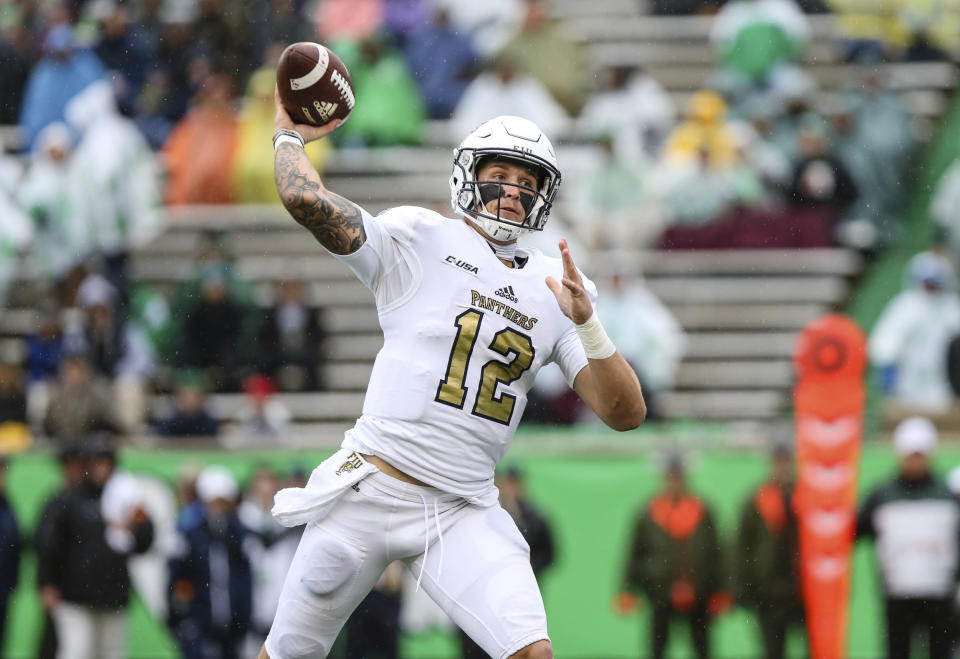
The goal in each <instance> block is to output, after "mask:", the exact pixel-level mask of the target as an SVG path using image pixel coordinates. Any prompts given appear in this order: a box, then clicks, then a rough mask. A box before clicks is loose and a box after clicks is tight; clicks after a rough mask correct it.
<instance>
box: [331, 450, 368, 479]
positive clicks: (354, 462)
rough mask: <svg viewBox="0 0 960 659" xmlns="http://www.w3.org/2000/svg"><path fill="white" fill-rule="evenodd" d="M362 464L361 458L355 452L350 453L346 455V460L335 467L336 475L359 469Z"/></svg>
mask: <svg viewBox="0 0 960 659" xmlns="http://www.w3.org/2000/svg"><path fill="white" fill-rule="evenodd" d="M362 466H363V458H361V457H360V456H359V455H357V454H356V452H354V453H351V454H350V455H348V456H347V461H346V462H344V463H343V464H342V465H340V468H339V469H337V476H339V475H340V474H343V473H348V472H351V471H354V470H355V469H359V468H360V467H362Z"/></svg>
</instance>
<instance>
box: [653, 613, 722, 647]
mask: <svg viewBox="0 0 960 659" xmlns="http://www.w3.org/2000/svg"><path fill="white" fill-rule="evenodd" d="M676 619H681V620H685V621H686V622H688V623H689V625H690V640H691V642H692V643H693V651H694V653H695V654H696V656H697V659H709V657H710V638H709V636H710V616H709V614H708V613H707V605H706V603H705V602H704V603H699V604H697V605H696V606H695V607H694V608H693V609H692V610H691V611H690V612H689V613H678V612H676V611H674V610H673V608H672V607H669V606H658V607H654V609H653V619H652V620H651V629H650V632H651V634H650V637H651V638H650V640H651V648H650V650H651V656H652V657H653V659H662V657H663V656H664V652H665V650H666V649H667V640H668V639H669V638H670V623H671V622H672V621H674V620H676Z"/></svg>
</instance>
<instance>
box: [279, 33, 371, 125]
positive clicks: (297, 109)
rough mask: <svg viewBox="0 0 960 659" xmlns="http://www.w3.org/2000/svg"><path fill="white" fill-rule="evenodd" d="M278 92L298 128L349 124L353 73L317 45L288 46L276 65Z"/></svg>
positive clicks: (335, 57)
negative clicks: (333, 122)
mask: <svg viewBox="0 0 960 659" xmlns="http://www.w3.org/2000/svg"><path fill="white" fill-rule="evenodd" d="M277 88H278V89H279V91H280V100H281V102H282V103H283V107H284V108H286V110H287V113H289V115H290V118H291V119H293V121H294V122H295V123H298V124H310V125H311V126H322V125H323V124H325V123H327V122H329V121H332V120H334V119H340V120H341V121H346V120H347V117H349V116H350V112H352V111H353V105H354V102H355V99H354V95H353V82H352V81H351V80H350V72H349V71H347V67H346V66H344V64H343V61H342V60H341V59H340V58H339V57H337V56H336V54H334V53H333V51H331V50H329V49H327V48H325V47H324V46H321V45H320V44H318V43H312V42H309V41H300V42H297V43H294V44H290V45H289V46H287V48H286V49H285V50H284V51H283V54H282V55H280V62H279V63H278V64H277Z"/></svg>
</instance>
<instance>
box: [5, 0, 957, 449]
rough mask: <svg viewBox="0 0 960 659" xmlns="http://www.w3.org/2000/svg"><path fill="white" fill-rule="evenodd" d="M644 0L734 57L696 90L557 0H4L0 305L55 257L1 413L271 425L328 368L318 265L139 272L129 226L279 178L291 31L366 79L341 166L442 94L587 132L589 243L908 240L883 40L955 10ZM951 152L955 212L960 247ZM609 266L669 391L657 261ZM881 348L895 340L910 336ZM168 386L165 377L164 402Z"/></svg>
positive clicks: (183, 428)
mask: <svg viewBox="0 0 960 659" xmlns="http://www.w3.org/2000/svg"><path fill="white" fill-rule="evenodd" d="M888 5H889V6H888ZM646 9H647V10H649V11H650V12H651V13H653V14H681V13H688V14H711V15H712V17H711V18H710V19H709V20H710V21H711V28H710V33H709V38H710V47H711V48H712V49H713V51H714V53H715V63H716V66H715V68H714V70H713V71H710V70H709V69H705V71H704V76H703V78H704V79H703V86H702V88H701V89H700V90H698V91H696V92H695V93H693V94H692V95H690V96H689V98H687V99H683V100H682V103H680V104H679V106H678V98H679V97H678V96H677V95H675V94H671V93H668V92H667V91H666V90H665V88H664V86H663V85H662V84H661V83H660V82H659V81H658V80H657V79H656V78H655V77H653V76H652V75H650V74H649V73H648V72H647V71H645V70H644V69H643V67H642V66H639V65H638V64H637V63H635V62H630V61H621V62H616V61H613V62H598V61H594V57H595V53H594V52H592V51H591V49H590V46H589V44H588V43H585V42H583V41H581V40H579V39H578V38H576V36H575V34H576V27H577V26H576V25H574V24H573V23H571V22H570V20H564V19H563V18H561V17H559V16H558V14H557V12H556V11H555V10H556V7H555V6H554V5H553V4H552V3H551V2H550V1H549V0H496V1H495V2H486V3H480V4H477V3H468V2H460V1H457V0H364V1H362V2H358V1H356V0H324V1H323V2H311V1H306V0H250V1H248V2H244V3H241V4H237V3H228V2H225V1H224V0H203V1H201V2H198V3H194V2H188V1H185V0H90V1H87V2H83V1H73V2H65V3H59V2H20V3H0V53H3V56H2V57H0V72H2V75H0V80H2V81H3V82H2V84H3V86H4V89H5V91H7V93H6V94H5V95H3V96H2V97H0V124H9V125H13V124H17V125H19V130H20V137H21V140H20V144H19V147H18V148H19V152H18V153H8V154H6V155H4V156H3V157H2V158H0V209H2V210H3V212H4V217H5V221H4V222H3V223H2V225H0V307H2V306H3V305H4V304H5V298H6V297H7V294H8V293H9V294H10V295H12V296H14V297H15V295H16V294H17V291H7V290H6V289H7V288H8V284H9V283H10V282H11V281H12V280H13V277H14V276H15V275H16V274H17V272H18V269H20V270H25V271H26V273H27V274H28V275H29V276H30V277H31V278H32V280H33V281H34V282H41V283H42V284H44V285H43V286H41V288H40V292H39V293H35V292H31V293H29V294H28V295H30V296H31V297H30V299H29V300H16V299H13V300H10V303H11V304H10V306H15V304H14V303H19V305H20V306H31V307H33V308H34V309H36V310H37V312H38V315H39V316H41V320H40V321H39V322H38V323H34V324H32V325H30V326H33V327H36V328H37V329H36V330H35V331H34V332H33V333H32V335H31V336H29V339H28V343H27V349H26V351H25V353H21V354H16V351H12V350H11V351H7V350H4V351H0V352H2V353H4V354H0V362H2V363H3V364H2V366H0V376H2V377H0V398H2V399H3V401H4V403H3V405H2V407H0V415H2V418H0V441H7V442H10V441H13V442H17V441H20V442H24V441H27V440H26V439H25V438H26V437H27V436H28V432H27V431H29V430H31V429H32V430H33V432H34V434H38V433H39V434H49V435H51V436H53V437H55V438H57V439H58V441H66V440H68V439H69V438H70V437H71V436H76V435H77V434H78V433H80V432H82V431H86V430H90V429H112V430H114V431H118V432H123V433H138V432H143V431H144V430H147V431H148V432H156V433H159V434H162V435H214V434H219V433H220V432H221V429H220V427H219V426H220V421H221V420H224V419H226V420H227V421H232V424H229V425H230V426H231V428H233V429H237V428H240V427H243V428H247V429H248V430H250V431H251V432H263V433H267V434H271V433H272V434H277V433H278V432H280V430H281V429H282V428H283V426H284V424H285V422H286V420H288V419H289V417H290V413H289V411H288V410H285V409H283V406H282V405H281V404H280V403H279V402H278V401H277V400H276V399H275V397H273V396H272V394H273V393H274V392H275V391H309V390H317V389H321V388H323V386H324V382H323V362H324V354H323V338H324V334H325V331H324V326H323V313H322V310H321V309H319V308H317V307H316V306H315V305H314V304H312V302H311V296H310V291H309V289H308V286H307V284H306V283H305V282H299V281H293V280H291V281H285V282H275V283H274V284H271V285H269V287H268V288H269V290H265V289H264V287H263V286H260V287H259V288H258V284H259V283H260V282H249V281H246V280H244V278H243V277H242V276H241V275H240V274H239V272H238V268H237V267H236V263H235V261H234V257H233V254H232V253H231V250H230V246H229V244H227V243H225V242H224V240H223V239H222V238H221V237H216V236H214V237H207V238H205V239H204V244H202V245H199V246H198V247H197V249H196V262H195V264H194V266H193V268H192V272H191V274H190V275H188V276H187V277H183V276H180V277H178V278H179V279H181V280H182V283H180V284H178V285H177V287H176V290H165V289H157V288H152V287H150V286H146V285H145V284H144V283H143V282H142V281H134V279H133V277H132V276H131V272H130V253H131V252H132V251H135V250H137V249H138V248H140V247H142V246H144V245H145V244H147V243H149V242H150V241H152V240H153V239H155V238H156V237H157V236H158V235H160V234H161V233H163V232H164V231H165V229H166V226H167V215H166V213H165V210H166V209H167V208H169V207H170V206H171V205H176V204H204V203H229V202H238V203H275V202H276V192H275V190H274V184H273V177H272V169H273V158H272V153H271V149H270V141H269V136H270V134H271V132H272V122H273V100H272V91H273V87H274V82H275V66H276V62H277V60H278V57H279V54H280V52H281V51H282V49H283V47H284V46H285V45H286V44H289V43H291V42H293V41H297V40H307V39H309V40H314V39H316V40H319V41H322V42H323V43H326V44H328V45H330V47H331V48H332V49H333V50H334V51H335V52H337V53H338V54H339V55H340V56H341V57H342V58H343V59H344V61H345V62H346V63H347V65H348V67H349V69H350V71H351V73H352V77H353V82H354V85H355V88H356V96H357V99H358V102H357V106H356V109H355V110H354V112H353V114H352V115H351V117H350V120H349V121H348V122H347V123H346V124H345V125H344V126H343V128H342V129H340V130H338V131H337V133H335V134H334V139H333V141H332V142H331V141H329V140H325V141H322V142H320V143H317V144H313V145H311V148H310V150H309V151H310V155H311V158H312V159H313V160H314V163H315V165H316V166H317V167H318V168H320V169H322V168H323V167H324V164H325V163H326V162H327V160H328V158H329V156H330V154H331V152H332V151H333V150H334V149H337V150H340V151H344V152H347V153H349V151H350V150H351V149H364V148H367V147H380V146H390V145H398V144H400V145H403V144H418V143H421V141H422V140H423V137H424V131H425V129H426V126H427V124H426V122H427V121H428V120H432V119H439V120H445V121H446V125H447V127H448V130H449V135H448V139H449V141H450V142H451V143H455V142H457V141H458V140H459V139H460V137H461V136H462V135H463V134H465V133H466V132H467V131H469V130H471V129H472V128H473V127H474V126H475V125H477V124H478V123H479V122H480V121H481V120H483V119H485V118H487V117H489V116H490V115H492V114H497V113H515V114H522V115H525V116H527V117H528V118H530V119H533V120H534V121H536V122H537V123H539V124H540V125H541V126H542V127H543V128H544V129H545V130H546V132H547V133H549V134H551V135H555V136H558V138H559V140H560V141H561V142H564V143H566V144H569V145H571V146H570V148H571V149H572V151H571V153H574V152H575V153H576V154H577V155H576V157H572V158H569V159H568V160H567V161H565V162H566V163H567V165H566V167H567V168H568V169H569V171H570V172H571V174H570V175H569V176H565V179H566V180H568V181H569V183H568V184H567V185H565V186H564V190H565V194H564V195H563V197H562V198H561V200H560V202H559V203H558V205H557V208H556V209H555V212H554V219H553V220H552V224H553V225H555V226H556V227H564V228H565V230H566V231H569V232H570V233H572V234H573V236H574V237H576V238H577V239H578V240H579V243H580V247H581V248H582V249H581V251H585V252H587V253H590V252H597V253H600V252H605V251H606V250H610V249H614V248H616V249H624V248H625V249H627V250H630V249H635V248H644V247H665V248H689V249H695V248H735V247H784V248H787V247H823V246H830V245H837V244H842V245H848V246H852V247H854V248H856V249H859V250H862V251H863V252H865V253H868V254H869V253H872V252H874V251H876V250H878V249H881V248H883V247H884V246H887V245H891V244H896V243H897V241H898V239H899V238H900V237H901V234H902V222H901V216H902V213H903V204H904V199H905V194H906V191H907V188H908V186H909V183H910V181H911V180H912V178H911V176H910V172H911V171H912V165H913V163H914V162H915V158H914V157H915V155H916V150H917V146H918V138H919V127H918V122H917V120H916V118H915V117H914V116H913V115H911V113H910V112H909V111H908V109H907V107H906V106H905V104H904V102H903V100H902V98H901V96H900V95H898V93H896V92H895V91H893V90H892V89H891V88H890V87H889V85H888V82H889V81H888V80H887V79H886V77H885V75H886V74H885V70H884V69H883V67H882V66H879V65H880V64H882V63H884V62H889V61H897V60H904V59H906V60H917V59H942V58H947V57H950V56H951V55H952V53H951V52H949V49H948V48H946V46H947V44H949V43H950V42H949V41H947V36H946V35H949V30H950V29H952V27H951V26H953V25H954V23H955V21H954V12H953V10H949V9H948V8H945V7H944V6H943V5H942V3H929V2H920V1H919V0H916V1H911V0H900V1H899V2H890V3H886V4H884V5H883V7H880V6H877V7H875V8H874V9H875V11H873V13H871V12H868V11H866V10H865V9H863V7H862V6H861V5H858V4H857V3H846V2H842V1H838V2H835V3H829V6H825V5H823V4H822V3H820V2H794V0H729V1H728V2H667V3H658V2H650V3H647V5H646ZM827 11H832V12H834V15H835V19H836V21H837V25H838V27H839V29H838V33H839V35H840V36H839V38H838V40H837V42H836V43H835V44H833V47H835V48H836V49H837V51H838V53H839V57H840V58H841V59H846V60H849V61H850V62H854V63H856V69H855V71H856V73H855V76H854V77H853V78H851V79H850V80H849V81H848V83H847V84H846V86H844V87H842V88H839V89H833V90H831V91H829V92H827V91H824V90H821V89H819V88H818V85H817V83H816V81H815V79H814V77H813V76H812V75H811V72H810V71H809V70H808V69H807V66H806V64H805V61H806V60H805V58H806V56H807V51H808V50H810V49H811V47H812V45H813V44H812V41H811V40H812V29H811V25H810V18H809V13H810V12H827ZM873 14H876V16H873ZM871 16H873V18H876V21H874V22H872V23H871V22H870V19H871ZM867 24H869V25H867ZM865 26H867V27H869V26H873V27H871V28H870V29H867V27H865ZM921 45H922V46H923V47H921ZM437 53H442V54H443V56H442V57H438V56H437ZM328 142H329V143H328ZM7 147H8V149H9V148H11V146H10V145H9V144H8V145H7ZM955 169H956V168H954V170H955ZM954 170H951V172H948V174H947V175H946V176H945V178H944V182H943V184H942V185H941V186H940V188H941V190H939V191H938V195H937V200H938V201H937V208H938V209H942V210H941V211H939V212H938V214H937V219H938V222H940V223H941V225H942V226H943V227H944V229H943V231H944V235H945V236H946V239H945V240H946V241H947V244H948V245H949V244H950V241H953V245H954V249H953V251H954V253H957V250H956V248H955V246H956V245H957V244H960V240H957V238H956V235H955V234H956V233H957V232H956V231H955V230H954V229H953V227H952V225H953V224H954V222H953V213H952V208H953V204H952V199H953V196H955V195H956V194H957V189H960V186H958V184H957V180H958V176H957V174H956V172H955V171H954ZM565 171H566V170H565ZM437 189H438V191H439V190H441V189H442V186H440V185H438V188H437ZM691 190H696V191H697V192H696V194H690V191H691ZM438 196H439V195H438ZM612 260H614V261H616V260H617V259H612ZM608 270H609V271H608V272H603V273H600V274H601V276H603V277H606V278H607V279H609V291H607V290H606V289H605V290H604V296H605V297H604V299H605V300H608V299H609V302H610V304H609V305H607V306H606V307H605V310H604V311H603V315H604V316H606V317H605V318H604V322H605V323H606V324H608V326H612V327H614V333H616V334H617V337H615V338H616V340H617V343H618V345H622V346H623V348H622V350H623V352H624V354H625V355H627V357H628V359H629V360H630V361H631V362H632V363H634V365H635V367H636V368H637V370H638V371H639V372H640V374H641V378H642V380H643V382H644V385H645V388H646V390H647V391H648V393H650V394H651V397H652V398H655V397H656V394H657V393H658V392H660V391H664V390H667V389H669V388H671V386H672V384H673V373H674V371H675V368H676V365H677V363H678V361H679V359H680V358H681V357H682V355H683V350H684V343H685V339H684V336H683V332H682V329H681V328H680V325H679V323H677V322H676V320H675V319H674V318H673V316H672V315H671V314H670V312H669V310H667V309H666V307H664V306H663V305H662V304H660V303H659V301H657V300H656V299H655V298H654V297H653V296H652V295H650V294H649V293H648V292H646V291H645V290H643V287H642V282H639V283H637V282H634V281H632V279H633V277H634V275H635V270H636V268H631V267H626V268H621V267H619V266H617V267H613V268H608ZM942 279H943V281H944V288H947V289H949V288H950V285H949V277H948V276H947V275H944V276H943V277H942ZM262 289H263V290H262ZM638 308H639V309H642V310H643V314H642V315H638V313H639V311H638ZM908 315H909V314H908ZM914 317H915V316H914ZM950 317H951V318H952V316H950ZM638 318H640V319H642V320H643V321H644V322H643V323H640V322H638ZM651 319H652V320H651ZM944 322H945V323H952V322H953V321H952V320H950V321H944ZM26 325H27V324H25V326H26ZM637 327H643V328H644V330H643V331H642V332H639V333H638V332H637V330H636V328H637ZM950 328H951V329H950V332H952V331H953V325H952V324H951V325H950ZM927 329H928V330H931V331H932V329H931V328H930V327H928V328H927ZM949 338H952V334H951V335H950V337H948V339H949ZM894 352H895V351H894ZM958 352H960V351H958ZM881 353H883V354H880V355H879V356H878V357H877V359H878V360H879V362H880V363H881V364H882V365H883V366H884V367H886V366H889V365H890V363H892V362H895V361H896V360H897V359H898V357H897V356H896V355H894V356H892V357H891V356H890V349H888V350H887V351H886V352H885V353H884V352H883V351H881ZM908 370H909V369H906V368H904V369H900V371H899V372H900V373H901V375H902V376H903V378H907V375H906V374H907V372H908ZM886 372H887V373H888V374H892V373H893V369H887V370H886ZM903 378H901V380H900V382H901V385H902V383H903V382H904V379H903ZM888 382H889V383H890V387H891V391H892V387H893V386H894V385H893V384H892V383H893V379H892V377H891V378H888ZM538 389H539V391H538V392H535V394H534V396H535V397H536V396H538V395H540V398H541V400H539V401H538V404H539V403H543V405H542V406H541V409H539V410H537V409H531V412H530V417H531V418H530V420H532V421H536V420H538V418H540V419H546V420H550V421H553V422H564V421H571V422H572V421H575V420H577V418H578V414H579V412H578V411H577V409H576V408H575V406H574V405H572V404H571V403H570V401H566V400H564V396H565V395H568V394H567V392H566V389H565V388H564V387H561V386H559V385H558V386H557V387H556V390H557V391H556V392H554V391H553V387H552V386H551V382H550V380H549V378H544V382H542V383H540V384H539V385H538ZM78 391H82V392H83V395H82V396H81V395H75V394H74V393H73V392H78ZM154 391H159V392H162V393H170V394H171V396H170V397H169V398H167V399H164V400H162V401H161V402H160V403H159V404H158V405H154V404H153V402H152V401H153V398H152V397H151V396H150V395H149V394H151V393H152V392H154ZM223 391H227V392H240V391H244V392H246V393H247V394H248V398H249V401H248V404H247V405H246V407H245V409H243V410H221V411H219V412H218V413H212V411H211V410H210V409H209V404H208V401H207V400H206V398H205V397H206V395H207V394H208V393H210V392H223ZM541 394H542V395H541ZM111 401H112V404H111ZM536 407H537V406H536V405H532V406H531V408H536ZM64 408H66V409H64ZM653 411H654V414H655V413H656V410H655V405H654V409H653ZM231 415H233V416H232V417H231ZM4 437H6V438H7V439H6V440H4V439H3V438H4Z"/></svg>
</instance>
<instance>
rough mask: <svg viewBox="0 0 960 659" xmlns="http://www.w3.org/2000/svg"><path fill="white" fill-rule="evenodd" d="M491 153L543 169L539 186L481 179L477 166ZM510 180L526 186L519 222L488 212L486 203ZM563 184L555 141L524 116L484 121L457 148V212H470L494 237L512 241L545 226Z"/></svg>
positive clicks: (453, 180) (453, 185)
mask: <svg viewBox="0 0 960 659" xmlns="http://www.w3.org/2000/svg"><path fill="white" fill-rule="evenodd" d="M493 157H499V158H504V159H507V160H514V161H517V162H519V163H521V164H525V165H531V166H533V167H535V168H536V169H537V171H538V172H539V173H540V175H539V176H538V183H539V190H532V189H530V188H527V187H524V186H519V185H514V184H512V183H503V182H501V181H478V180H477V169H478V167H479V165H480V164H481V163H482V162H483V161H484V160H486V159H488V158H493ZM481 184H483V185H481ZM506 185H511V186H514V187H517V188H520V190H521V191H522V192H521V199H522V200H523V202H522V203H523V207H524V211H525V215H524V218H523V221H521V222H515V221H511V220H508V219H505V218H501V217H499V214H498V215H491V214H490V213H488V212H486V207H485V204H486V202H489V201H490V199H495V198H498V197H499V196H500V195H501V194H502V191H503V186H506ZM559 187H560V170H559V168H558V166H557V156H556V154H555V153H554V151H553V145H552V144H550V140H549V139H547V136H546V135H544V134H543V131H541V130H540V129H539V128H538V127H537V125H536V124H535V123H533V122H532V121H529V120H527V119H524V118H522V117H514V116H510V115H504V116H500V117H495V118H493V119H491V120H489V121H486V122H484V123H482V124H481V125H480V126H479V127H478V128H477V129H475V130H474V131H473V132H472V133H470V134H469V135H467V136H466V137H465V138H464V140H463V142H461V143H460V146H458V147H457V148H456V149H454V151H453V173H452V174H451V175H450V204H451V206H453V210H454V212H455V213H459V214H460V215H463V216H464V217H469V218H470V219H471V220H473V221H474V222H476V223H477V224H478V225H479V226H480V228H481V229H483V231H484V232H485V233H486V234H487V236H489V237H490V238H492V239H494V240H502V241H510V240H513V239H514V238H516V237H517V236H519V235H520V234H522V233H525V232H527V231H540V230H541V229H543V225H544V224H546V222H547V216H549V215H550V207H551V206H552V205H553V199H554V197H556V195H557V189H558V188H559ZM484 197H487V198H486V199H484Z"/></svg>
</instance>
